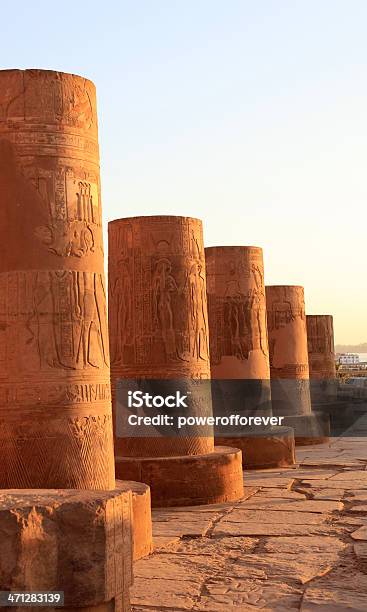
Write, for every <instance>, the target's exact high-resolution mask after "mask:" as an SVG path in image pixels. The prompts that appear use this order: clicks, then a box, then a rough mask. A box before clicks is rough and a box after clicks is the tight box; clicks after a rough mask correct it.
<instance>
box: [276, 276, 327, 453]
mask: <svg viewBox="0 0 367 612" xmlns="http://www.w3.org/2000/svg"><path fill="white" fill-rule="evenodd" d="M266 307H267V319H268V334H269V353H270V376H271V389H272V406H273V412H274V414H276V415H281V416H285V417H286V418H285V421H284V422H285V423H286V424H287V425H290V426H291V427H293V428H294V429H295V435H296V444H306V443H307V444H312V443H320V442H323V441H325V439H327V437H328V434H329V420H328V417H327V415H325V416H324V415H322V414H319V413H314V412H312V410H311V398H310V385H309V366H308V351H307V331H306V314H305V301H304V290H303V287H299V286H294V285H276V286H270V287H266Z"/></svg>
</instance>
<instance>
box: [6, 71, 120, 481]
mask: <svg viewBox="0 0 367 612" xmlns="http://www.w3.org/2000/svg"><path fill="white" fill-rule="evenodd" d="M0 196H1V209H0V319H1V323H0V423H1V424H0V485H1V487H3V488H32V487H35V488H40V487H44V488H68V489H109V488H113V487H114V484H115V479H114V464H113V437H112V417H111V402H110V387H109V355H108V330H107V313H106V295H105V281H104V270H103V245H102V218H101V205H100V180H99V155H98V137H97V116H96V92H95V87H94V85H93V83H91V82H90V81H88V80H87V79H84V78H81V77H78V76H75V75H71V74H64V73H60V72H52V71H48V70H24V71H23V70H4V71H1V72H0Z"/></svg>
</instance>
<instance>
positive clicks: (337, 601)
mask: <svg viewBox="0 0 367 612" xmlns="http://www.w3.org/2000/svg"><path fill="white" fill-rule="evenodd" d="M346 610H353V611H354V612H366V610H367V595H366V594H364V593H358V591H349V590H347V589H344V588H343V589H340V588H338V587H334V588H332V589H327V588H322V589H318V588H315V587H311V588H308V589H306V591H305V594H304V596H303V600H302V605H301V608H300V612H314V611H319V612H346Z"/></svg>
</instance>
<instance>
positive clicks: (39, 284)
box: [27, 270, 108, 370]
mask: <svg viewBox="0 0 367 612" xmlns="http://www.w3.org/2000/svg"><path fill="white" fill-rule="evenodd" d="M98 277H99V275H98V274H92V273H89V272H71V271H66V270H62V271H52V272H51V271H40V272H38V273H37V275H36V279H35V285H34V312H33V314H32V315H31V317H30V320H29V321H27V328H28V329H29V330H32V332H33V338H31V339H30V342H33V343H34V346H35V349H36V352H37V354H38V358H39V363H40V369H41V370H45V369H46V370H47V369H52V368H61V369H69V370H80V369H86V368H101V367H103V366H104V365H108V337H107V328H106V326H105V324H104V321H105V314H106V313H105V312H104V311H103V309H104V308H105V307H104V295H103V287H102V285H101V284H100V283H99V279H98Z"/></svg>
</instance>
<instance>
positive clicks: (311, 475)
mask: <svg viewBox="0 0 367 612" xmlns="http://www.w3.org/2000/svg"><path fill="white" fill-rule="evenodd" d="M289 473H290V474H291V475H292V478H297V479H301V480H304V479H305V478H308V479H309V480H311V479H313V480H324V479H325V480H326V479H327V478H331V477H332V476H335V474H337V471H336V470H324V469H317V468H314V469H311V470H310V469H306V468H304V469H302V468H299V469H297V470H292V471H290V472H289Z"/></svg>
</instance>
